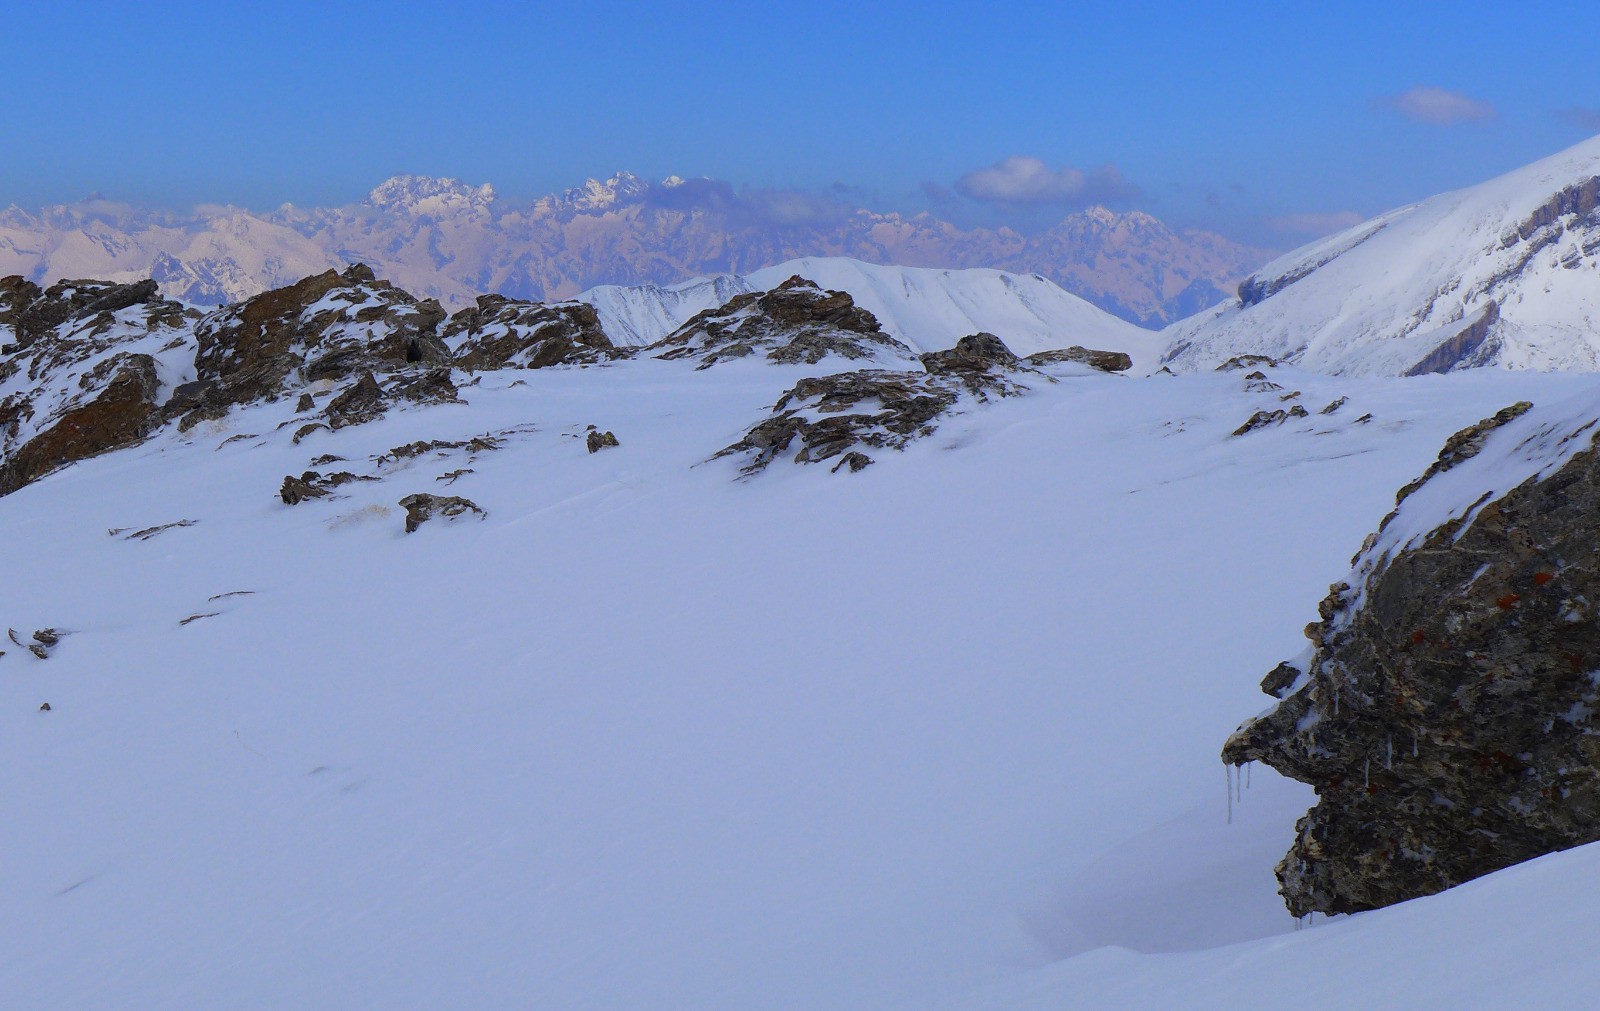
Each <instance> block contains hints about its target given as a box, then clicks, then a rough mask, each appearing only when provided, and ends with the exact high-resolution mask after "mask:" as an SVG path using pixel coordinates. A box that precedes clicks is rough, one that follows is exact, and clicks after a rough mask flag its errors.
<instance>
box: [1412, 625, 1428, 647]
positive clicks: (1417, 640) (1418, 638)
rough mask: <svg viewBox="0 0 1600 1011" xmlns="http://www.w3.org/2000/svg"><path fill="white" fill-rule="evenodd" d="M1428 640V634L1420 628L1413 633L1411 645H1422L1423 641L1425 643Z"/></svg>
mask: <svg viewBox="0 0 1600 1011" xmlns="http://www.w3.org/2000/svg"><path fill="white" fill-rule="evenodd" d="M1427 641H1428V637H1427V635H1425V634H1424V633H1423V631H1422V629H1420V628H1419V629H1417V630H1416V631H1415V632H1412V633H1411V645H1413V646H1421V645H1422V644H1423V643H1425V642H1427Z"/></svg>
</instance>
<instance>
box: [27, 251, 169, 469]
mask: <svg viewBox="0 0 1600 1011" xmlns="http://www.w3.org/2000/svg"><path fill="white" fill-rule="evenodd" d="M187 323H188V320H187V318H186V317H185V314H184V310H183V307H182V306H180V305H178V304H177V303H176V302H169V301H166V300H165V299H162V298H160V297H159V296H158V294H157V292H156V286H155V284H154V283H152V282H144V283H142V284H110V283H107V282H101V281H63V282H61V283H59V284H55V285H52V286H51V287H50V288H48V289H46V290H42V291H41V290H40V289H39V288H38V286H36V285H33V284H31V283H29V282H27V281H24V280H23V279H21V278H17V277H10V278H5V279H4V280H0V495H4V494H8V493H10V492H13V491H15V490H17V489H18V488H20V487H22V486H23V485H25V484H28V483H29V482H31V481H34V480H36V479H37V478H39V477H42V476H44V475H45V474H48V473H50V472H51V471H53V470H55V469H56V468H58V467H61V466H63V465H65V464H68V463H72V462H73V461H76V460H82V459H85V458H87V457H91V456H95V455H97V454H100V453H103V452H106V451H108V450H112V449H118V448H120V447H123V446H127V445H131V444H133V443H135V442H138V441H139V440H140V439H142V438H143V437H144V436H145V435H147V434H148V433H149V432H150V431H152V430H153V429H154V428H156V427H157V426H158V425H159V424H160V422H161V411H160V401H159V396H160V390H161V383H160V379H159V377H158V374H157V372H158V369H157V356H167V357H171V356H172V355H173V354H174V353H176V355H177V356H178V357H180V358H186V357H188V356H189V354H190V353H191V352H192V339H191V338H190V337H189V335H188V331H187V329H186V326H187Z"/></svg>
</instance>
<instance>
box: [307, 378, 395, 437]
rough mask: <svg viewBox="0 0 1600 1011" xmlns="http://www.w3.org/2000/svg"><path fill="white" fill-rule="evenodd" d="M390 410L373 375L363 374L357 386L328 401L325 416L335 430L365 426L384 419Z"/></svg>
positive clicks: (357, 381) (324, 411)
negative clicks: (370, 422)
mask: <svg viewBox="0 0 1600 1011" xmlns="http://www.w3.org/2000/svg"><path fill="white" fill-rule="evenodd" d="M387 409H388V399H387V398H386V397H385V396H384V395H383V390H382V389H381V388H380V387H379V386H378V381H377V380H376V379H374V378H373V376H372V373H370V372H367V373H363V374H362V376H361V378H360V379H358V380H356V383H355V385H353V386H351V387H350V388H349V389H347V390H345V391H344V392H343V393H341V394H339V395H338V396H337V397H334V398H333V399H332V400H330V401H328V406H327V407H326V408H325V409H324V410H323V412H322V413H323V416H324V417H326V418H327V419H328V425H329V427H330V428H333V429H334V430H338V429H341V428H345V427H347V426H350V425H364V424H366V423H367V422H369V421H376V420H377V419H378V418H381V417H383V412H384V411H385V410H387Z"/></svg>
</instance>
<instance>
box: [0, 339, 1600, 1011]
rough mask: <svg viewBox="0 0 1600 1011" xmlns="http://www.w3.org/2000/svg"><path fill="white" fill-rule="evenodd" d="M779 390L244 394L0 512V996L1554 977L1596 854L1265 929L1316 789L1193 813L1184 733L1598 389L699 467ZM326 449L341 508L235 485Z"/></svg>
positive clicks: (738, 996) (1133, 410)
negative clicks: (315, 426) (1405, 532)
mask: <svg viewBox="0 0 1600 1011" xmlns="http://www.w3.org/2000/svg"><path fill="white" fill-rule="evenodd" d="M807 371H808V370H806V369H797V368H789V367H778V366H769V365H767V364H765V363H760V362H754V361H743V362H738V363H734V364H729V365H722V366H718V367H717V368H714V369H709V370H706V371H704V372H696V371H694V370H693V369H692V367H690V366H689V365H688V364H687V363H681V364H680V363H666V362H659V361H654V360H640V361H632V362H624V363H619V364H617V365H614V366H610V367H604V368H588V369H579V368H553V369H545V370H539V371H532V372H522V373H519V372H515V371H505V372H495V373H486V374H484V375H483V377H482V382H481V385H479V386H476V387H470V388H463V389H462V396H463V397H465V398H466V399H467V400H468V401H469V402H470V404H469V405H465V406H463V405H444V406H436V407H429V408H425V409H416V410H408V411H398V410H397V411H393V412H391V414H390V415H389V417H387V418H386V419H384V420H382V421H378V422H375V423H372V424H368V425H363V426H358V427H352V428H347V429H343V430H341V431H339V432H337V433H329V432H317V433H314V434H312V435H310V436H309V437H307V438H306V439H305V440H304V441H303V442H302V443H300V444H299V445H294V444H293V443H292V442H291V439H290V435H291V433H292V432H293V431H294V429H295V427H297V426H296V425H290V426H289V427H286V428H283V429H281V430H279V429H278V428H277V426H278V425H279V424H280V423H282V422H284V421H286V420H288V419H290V418H291V417H292V416H293V411H292V407H291V402H287V401H286V402H283V403H279V404H270V405H263V406H258V407H253V408H249V409H244V410H236V411H235V412H234V413H233V414H232V415H231V416H229V418H227V419H226V420H225V421H223V422H219V423H214V424H202V425H201V426H199V427H197V428H196V429H194V430H192V431H191V432H190V433H188V434H186V435H180V434H178V433H177V432H176V431H175V430H172V429H168V430H166V431H164V432H163V433H162V434H160V435H159V436H157V437H156V438H155V439H154V440H153V441H151V442H149V443H147V444H146V445H144V446H141V447H138V448H135V449H131V450H125V451H122V452H118V453H113V454H110V455H107V456H104V457H100V458H98V459H95V460H91V461H88V462H85V463H81V464H78V465H75V466H72V467H69V468H67V469H66V470H63V471H61V472H59V473H57V474H55V475H53V476H51V477H49V478H46V479H45V480H43V481H41V482H39V483H37V484H35V485H32V486H30V487H27V488H24V489H23V490H21V491H19V492H17V493H16V494H14V495H11V496H8V497H6V498H3V499H0V538H3V540H0V559H3V561H0V575H3V578H0V626H5V627H10V628H14V629H16V631H17V633H18V636H19V638H21V639H22V641H23V642H27V641H29V639H28V637H29V636H30V635H31V633H32V631H33V630H35V629H41V628H46V627H54V628H57V629H60V630H63V631H65V632H68V633H70V634H67V635H65V636H64V637H63V639H62V640H61V643H60V645H59V646H58V647H57V648H56V650H55V652H54V654H53V655H52V656H50V657H49V658H48V659H46V660H38V659H35V657H34V656H32V655H31V654H30V653H29V652H28V651H27V650H26V649H23V648H19V647H16V646H14V645H12V644H11V643H10V642H0V649H4V650H6V655H5V656H4V657H0V770H3V771H0V782H3V783H4V797H5V816H4V818H3V819H0V1006H4V1007H8V1008H58V1007H59V1008H355V1007H373V1008H444V1007H474V1008H479V1007H481V1008H513V1007H526V1008H619V1009H638V1008H692V1009H701V1008H730V1009H732V1008H819V1009H833V1008H908V1009H909V1008H1012V1007H1038V1008H1079V1007H1083V1008H1099V1007H1135V1008H1175V1007H1218V1008H1230V1009H1243V1008H1269V1007H1270V1008H1281V1007H1313V1008H1315V1007H1452V1008H1456V1007H1530V1006H1580V1005H1581V1004H1582V1003H1583V1002H1584V1000H1585V995H1587V994H1589V993H1591V992H1592V989H1593V981H1592V979H1590V978H1589V977H1590V975H1591V973H1589V972H1588V969H1589V967H1590V966H1591V965H1592V962H1593V957H1592V953H1591V951H1590V948H1591V947H1592V945H1591V944H1590V943H1589V939H1590V938H1591V937H1592V930H1591V929H1590V921H1591V920H1592V919H1593V912H1592V908H1593V905H1594V896H1595V894H1596V889H1595V885H1594V882H1595V881H1596V880H1597V874H1600V867H1597V864H1600V851H1597V850H1596V849H1595V848H1594V847H1588V848H1583V849H1579V850H1574V851H1570V852H1568V853H1565V854H1559V855H1556V856H1553V857H1548V858H1545V859H1543V860H1539V861H1535V862H1533V863H1531V864H1525V865H1522V866H1520V867H1515V868H1512V869H1510V870H1508V871H1505V872H1502V873H1500V874H1497V875H1493V876H1491V877H1488V878H1484V879H1480V880H1479V881H1477V882H1473V883H1471V884H1469V885H1466V886H1463V887H1461V888H1459V889H1456V890H1454V891H1451V892H1448V893H1445V894H1443V895H1439V896H1436V897H1433V898H1429V899H1424V900H1419V901H1416V902H1412V903H1407V904H1405V905H1403V906H1398V907H1394V908H1391V909H1388V910H1383V911H1379V912H1375V913H1368V914H1362V915H1359V916H1355V917H1346V918H1339V919H1335V920H1332V921H1323V920H1322V919H1321V918H1318V919H1317V920H1316V921H1315V922H1314V923H1311V924H1308V925H1297V924H1296V922H1295V921H1294V920H1293V919H1292V918H1290V917H1289V915H1288V914H1287V913H1286V912H1285V911H1284V909H1283V906H1282V904H1281V902H1280V900H1279V898H1278V896H1277V895H1276V892H1275V889H1276V881H1275V880H1274V878H1273V875H1272V867H1273V864H1274V863H1275V862H1276V861H1277V859H1278V858H1279V857H1280V856H1281V855H1282V853H1283V852H1284V851H1285V850H1286V849H1287V847H1288V845H1289V843H1290V840H1291V836H1292V831H1293V823H1294V820H1295V818H1296V817H1298V816H1299V814H1301V813H1302V812H1303V811H1304V810H1305V808H1306V807H1307V806H1308V805H1309V803H1310V802H1311V799H1312V794H1311V792H1310V790H1309V788H1306V787H1302V786H1301V785H1299V784H1296V783H1291V782H1288V781H1285V780H1283V779H1280V778H1278V777H1277V776H1275V775H1274V774H1273V773H1271V772H1270V771H1269V770H1266V769H1263V768H1259V767H1258V768H1255V769H1253V770H1251V772H1250V781H1249V786H1248V788H1242V787H1241V788H1240V789H1239V790H1238V795H1237V797H1236V798H1235V799H1234V800H1233V802H1232V804H1231V808H1232V823H1231V824H1230V823H1229V821H1228V817H1229V807H1230V804H1229V800H1228V793H1227V791H1226V784H1227V775H1226V773H1225V770H1224V768H1223V766H1222V765H1221V763H1220V760H1219V758H1218V751H1219V749H1220V748H1221V746H1222V742H1223V740H1224V739H1225V738H1226V737H1227V735H1228V733H1229V732H1230V731H1231V730H1232V729H1233V728H1234V726H1235V725H1237V724H1238V723H1239V722H1240V721H1241V720H1243V719H1245V718H1246V717H1248V716H1250V715H1252V714H1254V713H1256V712H1258V711H1260V710H1262V709H1264V708H1265V707H1266V706H1267V705H1268V703H1269V702H1270V701H1271V700H1270V699H1268V698H1267V696H1265V695H1263V694H1261V693H1260V691H1259V689H1258V687H1257V684H1258V682H1259V681H1260V678H1261V676H1262V675H1263V674H1264V673H1266V671H1267V670H1269V669H1270V668H1271V667H1272V666H1273V665H1274V664H1275V663H1277V662H1278V661H1279V660H1283V659H1286V658H1290V657H1294V656H1296V655H1298V654H1299V653H1301V652H1302V650H1303V649H1304V647H1305V640H1304V639H1303V638H1302V636H1301V632H1300V629H1301V628H1302V627H1303V626H1304V625H1305V624H1306V623H1307V622H1308V621H1310V620H1312V619H1313V618H1315V617H1316V604H1317V601H1318V600H1320V599H1321V597H1322V596H1323V594H1324V593H1325V592H1326V590H1327V586H1328V584H1329V583H1330V582H1331V581H1333V580H1335V579H1337V578H1341V577H1342V576H1343V575H1344V574H1346V573H1347V572H1348V569H1349V564H1350V557H1351V555H1352V554H1353V553H1354V552H1355V551H1356V549H1357V548H1358V547H1359V546H1360V544H1361V541H1362V538H1363V537H1364V536H1365V535H1366V534H1367V532H1368V531H1370V530H1371V529H1373V528H1374V527H1375V526H1376V524H1377V522H1378V521H1379V519H1381V518H1382V516H1383V515H1384V513H1386V512H1387V511H1388V510H1389V508H1390V507H1391V506H1392V505H1393V502H1394V493H1395V490H1396V489H1397V488H1399V487H1400V486H1401V485H1402V484H1404V483H1405V482H1406V481H1407V480H1409V479H1410V478H1412V477H1414V476H1416V475H1417V474H1419V473H1420V472H1421V471H1422V470H1423V469H1424V468H1425V467H1426V466H1427V464H1428V463H1429V462H1431V461H1432V460H1433V459H1434V456H1435V454H1436V453H1437V452H1438V450H1439V448H1440V446H1441V445H1442V444H1443V442H1444V440H1445V438H1446V437H1447V436H1448V435H1449V434H1450V433H1451V432H1453V431H1455V430H1457V429H1459V428H1461V427H1463V426H1465V425H1467V424H1470V423H1472V422H1474V421H1476V420H1478V419H1480V418H1482V417H1484V416H1486V415H1489V414H1491V413H1493V412H1494V411H1495V410H1497V409H1499V408H1501V407H1504V406H1506V405H1507V404H1509V403H1511V402H1513V401H1515V400H1518V399H1528V400H1533V401H1534V402H1536V403H1543V402H1547V401H1551V400H1554V399H1557V398H1559V397H1565V396H1568V395H1571V394H1574V393H1577V392H1579V391H1581V390H1584V389H1590V388H1593V386H1594V385H1595V384H1596V382H1600V380H1596V379H1595V378H1594V377H1592V376H1590V377H1584V376H1559V375H1540V374H1533V373H1527V372H1477V373H1468V374H1456V375H1449V376H1428V377H1422V378H1416V379H1405V380H1397V379H1350V378H1328V377H1323V376H1315V375H1311V374H1305V373H1297V372H1292V371H1287V370H1277V371H1276V372H1275V373H1274V374H1273V376H1272V378H1273V380H1274V381H1275V382H1277V383H1279V384H1281V385H1282V386H1283V387H1284V392H1287V391H1289V390H1299V391H1302V396H1301V398H1300V399H1299V400H1297V401H1295V402H1296V403H1302V404H1304V405H1305V406H1306V407H1307V408H1308V410H1309V411H1310V417H1308V418H1306V419H1295V420H1291V421H1290V422H1288V423H1287V424H1285V425H1283V426H1280V427H1274V428H1268V429H1265V430H1262V431H1256V432H1252V433H1249V434H1247V435H1244V436H1240V437H1237V438H1233V437H1230V435H1229V433H1231V432H1232V431H1233V430H1234V429H1235V428H1237V427H1238V426H1239V425H1240V424H1242V423H1243V422H1244V421H1245V420H1246V419H1247V418H1249V417H1250V416H1251V414H1252V413H1254V412H1255V411H1257V410H1260V409H1270V408H1274V407H1281V406H1284V404H1283V403H1282V402H1280V401H1279V396H1280V395H1281V394H1280V393H1276V392H1273V393H1260V392H1254V393H1253V392H1247V391H1246V389H1245V380H1244V377H1243V373H1241V372H1231V373H1206V374H1198V375H1185V376H1180V377H1170V376H1158V377H1153V378H1148V379H1141V378H1127V377H1121V376H1107V375H1100V374H1085V375H1082V376H1075V377H1070V378H1066V379H1063V380H1062V381H1061V382H1060V383H1059V384H1056V385H1052V386H1047V387H1044V388H1040V389H1038V390H1036V391H1035V392H1034V393H1032V394H1029V395H1027V396H1024V397H1018V398H1015V399H1010V400H1004V401H999V402H996V403H993V404H990V405H987V406H980V407H976V408H973V409H971V410H970V411H969V412H968V413H966V414H964V415H961V416H959V417H956V418H953V419H948V420H946V421H944V422H943V423H942V424H941V425H940V427H939V430H938V431H937V432H936V433H935V434H934V435H933V436H931V437H929V438H927V439H924V440H922V441H920V442H916V443H913V444H912V445H911V447H910V448H909V449H908V450H907V451H906V452H904V453H893V452H889V453H879V454H878V462H877V463H876V464H875V465H874V466H872V467H869V468H867V469H866V470H865V471H863V472H861V473H860V474H854V475H851V474H846V473H843V472H841V473H839V474H831V473H829V472H828V470H827V468H826V467H825V466H795V465H792V464H790V463H788V462H786V461H784V460H779V461H777V462H775V463H773V464H772V466H770V467H769V468H768V469H767V470H766V471H765V472H763V473H760V474H757V475H755V476H753V477H751V478H749V479H745V480H739V479H737V478H738V473H739V470H738V468H739V461H737V460H735V459H722V460H716V461H711V462H705V461H707V458H708V457H710V456H711V455H712V454H713V453H714V452H715V451H717V450H718V449H720V448H722V447H723V446H726V445H728V444H730V443H732V442H734V441H735V440H737V439H738V438H739V437H740V436H741V435H742V434H743V432H744V430H745V429H746V428H748V427H749V426H750V425H752V424H754V423H756V422H757V421H759V420H761V419H762V418H763V417H765V416H766V412H767V409H768V408H770V406H771V405H772V403H773V401H774V400H776V398H777V396H778V395H779V394H780V393H781V392H782V391H783V390H785V389H787V388H788V387H789V386H791V385H793V383H794V382H795V381H796V380H797V379H798V378H799V377H801V376H803V375H805V374H807ZM810 371H819V370H810ZM820 371H826V369H823V370H820ZM513 383H516V384H517V385H514V386H513V385H511V384H513ZM1340 396H1347V397H1348V398H1349V400H1348V402H1347V403H1346V404H1345V405H1344V406H1343V407H1341V408H1340V409H1338V410H1337V411H1336V412H1334V413H1333V414H1331V415H1320V414H1318V413H1317V411H1318V410H1319V409H1320V408H1321V407H1322V406H1323V405H1325V404H1327V403H1329V402H1331V401H1333V400H1335V399H1336V398H1337V397H1340ZM1368 413H1370V414H1371V416H1372V417H1371V420H1370V421H1366V422H1362V423H1358V422H1357V420H1356V419H1358V418H1359V417H1360V416H1362V415H1364V414H1368ZM589 424H595V425H598V426H599V427H600V428H601V429H607V430H611V431H614V432H615V433H616V435H617V437H618V439H619V440H620V442H621V445H620V447H618V448H615V449H607V450H603V451H601V452H599V453H596V454H593V455H590V454H589V453H588V452H586V450H585V447H584V443H583V439H582V438H581V436H582V434H583V432H584V430H585V426H587V425H589ZM508 429H514V430H515V431H512V432H510V434H507V435H506V436H505V442H504V445H503V447H502V448H501V449H499V450H497V451H494V452H487V453H482V454H479V455H477V456H476V458H475V459H473V460H471V461H470V463H469V462H468V461H467V460H466V457H465V456H464V455H463V454H462V453H461V452H459V451H454V452H451V453H448V454H436V453H435V454H425V455H423V456H421V457H417V458H415V459H411V460H401V461H397V462H385V463H378V462H375V461H374V459H373V458H374V457H375V456H377V455H380V454H383V453H385V452H386V451H387V450H389V449H390V448H392V447H396V446H400V445H402V444H405V443H409V442H412V441H414V440H420V439H441V440H455V439H464V438H467V437H469V436H473V435H478V434H483V433H492V432H503V431H505V430H508ZM240 436H245V438H238V437H240ZM322 454H336V455H338V456H341V457H344V458H345V459H346V461H347V462H345V463H336V464H331V465H328V466H324V467H323V468H322V469H323V470H324V471H327V470H332V469H348V470H351V471H353V472H355V473H357V474H362V475H369V474H370V475H378V476H380V477H381V480H378V481H372V482H357V483H353V484H348V485H345V486H344V487H342V488H340V489H339V490H338V492H337V494H338V495H340V496H342V497H339V498H334V499H322V500H316V501H309V502H304V503H301V504H299V505H296V506H293V507H290V506H286V505H284V504H282V502H281V501H280V500H279V498H278V495H277V491H278V486H279V484H280V482H281V481H282V479H283V477H284V476H285V475H289V474H294V475H298V474H299V473H300V472H302V471H303V470H306V469H307V467H308V464H309V462H310V461H311V460H312V458H314V457H318V456H320V455H322ZM464 467H470V468H471V471H472V472H471V473H467V474H464V475H461V476H460V477H459V479H458V480H456V481H455V483H453V484H450V485H448V486H446V485H444V484H443V483H442V482H440V481H437V480H436V478H437V477H439V476H440V475H443V474H444V473H445V472H447V471H454V470H458V469H461V468H464ZM413 492H433V493H437V494H445V495H463V496H466V497H468V498H470V499H472V500H473V501H474V502H476V503H477V504H478V505H480V506H482V507H483V508H484V509H486V510H487V512H488V516H487V518H486V519H484V520H482V521H479V520H475V519H471V518H466V519H461V520H457V521H455V522H453V523H452V522H448V521H445V520H442V519H436V520H434V521H432V522H429V523H426V524H424V525H423V526H422V527H421V529H419V530H418V531H417V532H416V533H414V534H410V535H408V534H406V533H404V532H403V518H404V511H403V510H402V509H400V508H398V507H397V505H396V503H397V502H398V501H399V499H400V498H402V497H403V496H405V495H408V494H411V493H413ZM180 520H193V521H196V522H195V523H194V525H192V526H186V527H176V528H172V529H169V530H166V531H164V532H161V533H159V534H156V535H154V536H151V537H149V538H148V539H145V540H139V539H131V540H130V539H128V534H129V533H131V532H133V531H138V530H141V529H142V528H148V527H153V526H158V525H161V524H166V523H173V522H176V521H180ZM110 530H123V531H124V532H121V533H117V534H115V535H112V534H108V531H110ZM228 594H231V595H230V596H223V595H228ZM194 615H209V616H208V617H200V618H197V619H195V620H192V621H189V622H188V623H187V624H182V623H181V622H182V621H183V619H186V618H190V617H191V616H194ZM45 702H48V703H49V704H50V706H51V710H50V711H49V712H41V711H40V705H41V704H42V703H45Z"/></svg>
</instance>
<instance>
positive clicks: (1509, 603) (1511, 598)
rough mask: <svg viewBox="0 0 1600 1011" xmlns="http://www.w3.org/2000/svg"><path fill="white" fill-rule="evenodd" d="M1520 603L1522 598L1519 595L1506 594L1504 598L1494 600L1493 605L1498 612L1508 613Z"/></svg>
mask: <svg viewBox="0 0 1600 1011" xmlns="http://www.w3.org/2000/svg"><path fill="white" fill-rule="evenodd" d="M1521 602H1522V597H1521V596H1520V595H1519V594H1515V593H1508V594H1506V595H1505V596H1504V597H1498V598H1496V599H1495V602H1494V603H1495V606H1496V607H1498V608H1500V610H1502V611H1509V610H1511V609H1512V608H1513V607H1516V606H1517V605H1518V604H1520V603H1521Z"/></svg>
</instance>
